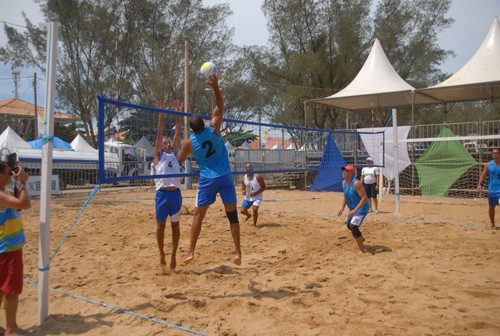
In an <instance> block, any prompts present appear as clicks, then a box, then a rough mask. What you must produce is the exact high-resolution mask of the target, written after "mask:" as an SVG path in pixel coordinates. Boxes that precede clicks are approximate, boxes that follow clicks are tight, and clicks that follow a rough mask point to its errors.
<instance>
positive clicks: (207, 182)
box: [196, 172, 238, 208]
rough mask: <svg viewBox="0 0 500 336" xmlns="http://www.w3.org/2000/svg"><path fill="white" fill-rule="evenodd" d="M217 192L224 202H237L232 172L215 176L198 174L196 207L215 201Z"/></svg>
mask: <svg viewBox="0 0 500 336" xmlns="http://www.w3.org/2000/svg"><path fill="white" fill-rule="evenodd" d="M217 193H219V194H220V197H221V198H222V203H224V204H237V203H238V200H237V198H236V188H235V187H234V181H233V174H231V172H229V173H227V174H226V175H223V176H219V177H216V178H206V177H203V176H200V183H199V184H198V193H197V194H196V207H198V208H202V207H206V206H209V205H210V204H213V203H214V202H215V196H217Z"/></svg>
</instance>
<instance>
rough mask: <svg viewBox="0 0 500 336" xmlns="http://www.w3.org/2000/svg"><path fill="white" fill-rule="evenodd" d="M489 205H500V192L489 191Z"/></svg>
mask: <svg viewBox="0 0 500 336" xmlns="http://www.w3.org/2000/svg"><path fill="white" fill-rule="evenodd" d="M488 204H489V205H500V193H488Z"/></svg>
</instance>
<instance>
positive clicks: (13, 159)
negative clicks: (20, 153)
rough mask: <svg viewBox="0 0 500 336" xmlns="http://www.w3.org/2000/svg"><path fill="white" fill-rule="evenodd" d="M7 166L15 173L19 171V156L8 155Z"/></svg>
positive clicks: (14, 154)
mask: <svg viewBox="0 0 500 336" xmlns="http://www.w3.org/2000/svg"><path fill="white" fill-rule="evenodd" d="M7 165H8V166H9V167H10V169H12V171H13V172H14V173H17V172H18V171H19V166H18V165H17V154H16V153H12V154H9V155H7Z"/></svg>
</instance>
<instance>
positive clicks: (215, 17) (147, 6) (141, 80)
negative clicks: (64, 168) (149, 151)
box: [0, 0, 233, 146]
mask: <svg viewBox="0 0 500 336" xmlns="http://www.w3.org/2000/svg"><path fill="white" fill-rule="evenodd" d="M40 6H41V9H42V12H43V14H44V16H45V19H46V21H47V22H49V21H57V22H59V36H60V38H59V40H60V47H59V48H58V50H59V55H58V65H57V68H58V73H57V98H58V100H57V104H58V109H60V110H64V111H67V113H69V114H71V115H74V116H77V117H78V118H80V119H81V120H82V121H83V123H84V128H85V133H86V134H87V135H89V136H90V142H91V144H92V145H94V146H95V145H96V143H97V139H96V138H95V136H94V133H95V132H94V128H95V124H96V119H97V111H98V108H97V100H96V94H99V95H101V96H105V97H110V98H117V99H118V100H119V101H127V102H134V103H138V104H142V105H150V106H154V105H156V101H158V100H160V99H162V100H167V101H170V100H173V99H180V98H181V97H182V96H183V84H184V41H185V40H188V41H189V42H190V45H191V49H190V55H189V59H190V62H191V63H190V72H191V73H193V74H198V69H199V65H201V64H202V63H203V62H205V61H206V60H210V59H213V60H217V62H221V63H223V62H224V61H225V59H226V58H228V57H229V55H230V54H231V52H232V51H233V46H232V45H231V34H232V31H231V30H230V29H228V28H227V26H226V24H225V18H226V17H227V16H228V15H229V14H230V10H229V6H227V5H217V6H213V7H203V5H202V1H201V0H170V1H168V0H124V1H121V0H48V1H46V2H43V3H42V4H41V5H40ZM25 21H26V28H27V29H26V32H25V33H20V32H18V31H17V30H16V29H15V28H12V27H9V26H5V31H6V34H7V38H8V44H7V46H6V47H5V48H0V61H3V62H4V63H10V64H12V66H13V67H30V66H35V67H38V68H40V69H41V70H42V71H45V69H44V67H45V64H44V63H45V53H46V26H45V25H44V24H40V25H39V26H35V25H33V24H32V23H31V22H30V21H29V20H28V19H27V18H26V17H25ZM115 37H117V40H118V41H117V44H118V48H117V49H118V58H116V57H115ZM116 62H117V64H116ZM116 68H118V72H119V73H118V83H116V77H117V76H116ZM82 70H83V71H82ZM84 71H85V73H84ZM85 74H87V76H88V80H87V77H86V76H85ZM193 79H194V75H193ZM89 82H90V83H92V85H91V84H90V83H89ZM194 82H195V84H194V85H193V89H192V95H191V98H192V99H193V100H192V102H191V104H190V105H191V106H192V108H193V109H194V108H196V104H197V102H198V101H199V100H200V99H201V98H200V97H203V95H202V93H201V92H202V91H203V90H204V89H203V86H204V84H202V83H200V82H201V81H194ZM117 84H118V85H117ZM117 87H118V92H117V90H116V88H117ZM118 111H119V110H118V109H108V110H106V124H111V122H112V121H113V120H114V119H115V118H116V113H117V112H118ZM118 117H120V116H118Z"/></svg>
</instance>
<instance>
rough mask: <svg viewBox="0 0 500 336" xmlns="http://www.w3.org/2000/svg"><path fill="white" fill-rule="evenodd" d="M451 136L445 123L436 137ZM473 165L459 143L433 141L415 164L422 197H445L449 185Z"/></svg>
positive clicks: (471, 158) (469, 156) (453, 141)
mask: <svg viewBox="0 0 500 336" xmlns="http://www.w3.org/2000/svg"><path fill="white" fill-rule="evenodd" d="M453 136H455V134H453V132H452V131H451V130H450V128H449V127H448V124H447V123H445V124H444V126H443V128H442V129H441V131H440V132H439V134H438V137H440V138H444V137H453ZM475 164H476V161H475V160H474V158H473V157H472V156H471V155H470V154H469V152H468V151H467V149H466V148H465V147H464V146H463V145H462V143H461V142H460V141H458V140H451V141H434V142H433V143H432V145H431V146H430V147H429V148H428V149H427V151H425V153H424V154H422V156H421V157H420V158H419V159H418V160H417V161H416V162H415V166H416V167H417V171H418V179H419V183H420V189H421V190H422V196H447V195H448V191H449V190H450V187H451V185H452V184H453V183H455V181H456V180H457V179H458V178H459V177H460V176H462V175H463V174H464V173H465V172H466V171H467V170H468V169H469V168H470V167H472V166H474V165H475Z"/></svg>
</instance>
